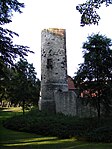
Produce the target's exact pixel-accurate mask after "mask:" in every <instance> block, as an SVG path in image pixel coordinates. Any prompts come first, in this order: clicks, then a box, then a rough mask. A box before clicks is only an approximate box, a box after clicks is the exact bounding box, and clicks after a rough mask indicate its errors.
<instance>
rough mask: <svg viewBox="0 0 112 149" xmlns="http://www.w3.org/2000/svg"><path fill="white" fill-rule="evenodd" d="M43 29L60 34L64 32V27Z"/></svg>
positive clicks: (62, 34)
mask: <svg viewBox="0 0 112 149" xmlns="http://www.w3.org/2000/svg"><path fill="white" fill-rule="evenodd" d="M45 30H47V31H49V32H51V33H54V34H56V35H60V36H64V34H65V29H61V28H49V29H45Z"/></svg>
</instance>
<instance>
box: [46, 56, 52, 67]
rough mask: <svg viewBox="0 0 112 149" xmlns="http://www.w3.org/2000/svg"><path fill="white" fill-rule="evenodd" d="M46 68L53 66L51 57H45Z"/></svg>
mask: <svg viewBox="0 0 112 149" xmlns="http://www.w3.org/2000/svg"><path fill="white" fill-rule="evenodd" d="M47 68H48V69H52V68H53V66H52V59H51V58H49V59H47Z"/></svg>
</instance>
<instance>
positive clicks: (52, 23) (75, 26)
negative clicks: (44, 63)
mask: <svg viewBox="0 0 112 149" xmlns="http://www.w3.org/2000/svg"><path fill="white" fill-rule="evenodd" d="M20 1H21V2H24V3H25V5H26V6H25V8H24V9H22V11H23V13H22V14H18V13H14V16H13V19H12V23H10V24H8V27H9V28H10V29H11V30H12V31H15V32H17V33H18V34H19V38H18V37H15V38H14V42H15V43H16V44H22V45H26V46H29V47H30V50H32V51H34V52H35V54H29V56H28V58H27V59H28V62H29V63H33V65H34V67H35V68H36V69H35V70H36V72H37V77H38V78H40V76H41V30H43V29H44V28H64V29H66V47H67V66H68V75H71V76H74V72H76V71H77V68H78V64H79V63H81V62H83V59H82V50H83V49H82V48H81V47H82V43H83V42H85V41H86V40H87V37H88V35H91V34H92V33H98V32H100V33H101V34H102V35H106V36H107V37H109V38H111V39H112V20H111V17H112V6H109V7H105V6H102V7H101V8H100V10H99V12H100V17H101V20H100V22H99V25H98V26H97V25H95V26H94V25H91V26H86V27H80V14H79V12H78V11H77V10H76V5H77V4H79V3H81V2H82V0H20Z"/></svg>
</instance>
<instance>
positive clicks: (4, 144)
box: [0, 108, 112, 149]
mask: <svg viewBox="0 0 112 149" xmlns="http://www.w3.org/2000/svg"><path fill="white" fill-rule="evenodd" d="M18 114H22V111H21V109H20V108H8V109H7V108H6V109H0V149H112V143H88V142H84V141H77V140H76V139H75V138H72V139H57V138H56V137H46V136H45V137H44V136H39V135H36V134H30V133H23V132H17V131H12V130H8V129H6V128H4V127H3V126H2V120H4V119H6V118H9V117H11V116H14V115H18Z"/></svg>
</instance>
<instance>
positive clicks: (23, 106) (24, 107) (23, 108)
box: [23, 99, 25, 115]
mask: <svg viewBox="0 0 112 149" xmlns="http://www.w3.org/2000/svg"><path fill="white" fill-rule="evenodd" d="M24 114H25V100H24V99H23V115H24Z"/></svg>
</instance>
